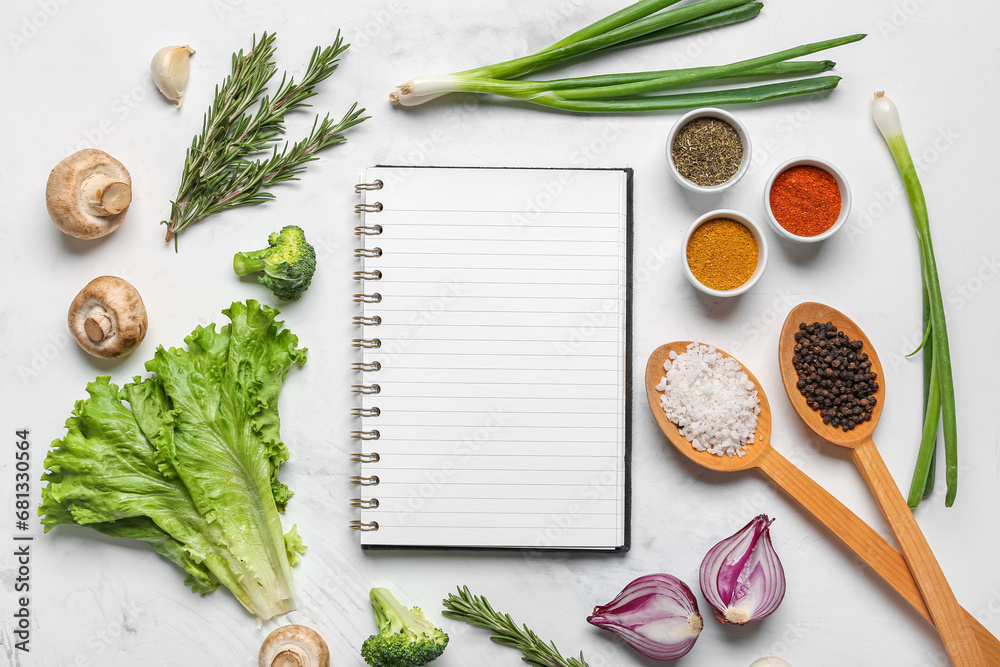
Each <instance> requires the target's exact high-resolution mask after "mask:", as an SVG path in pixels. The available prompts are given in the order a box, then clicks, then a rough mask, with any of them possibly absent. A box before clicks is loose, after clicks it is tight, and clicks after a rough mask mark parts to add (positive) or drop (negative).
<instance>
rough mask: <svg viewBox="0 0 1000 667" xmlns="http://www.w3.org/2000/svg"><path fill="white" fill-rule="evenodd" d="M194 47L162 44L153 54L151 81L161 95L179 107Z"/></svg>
mask: <svg viewBox="0 0 1000 667" xmlns="http://www.w3.org/2000/svg"><path fill="white" fill-rule="evenodd" d="M194 52H195V51H194V49H192V48H191V47H190V46H187V45H186V44H185V45H183V46H164V47H163V48H162V49H160V50H159V51H157V52H156V55H155V56H153V62H152V63H151V65H150V70H151V71H152V74H153V83H155V84H156V87H157V88H159V90H160V92H161V93H163V96H164V97H166V98H167V99H168V100H170V101H171V102H173V103H174V106H175V107H179V106H180V105H181V102H182V101H183V98H184V89H185V88H186V87H187V81H188V75H189V74H190V71H191V65H190V60H191V56H192V55H194Z"/></svg>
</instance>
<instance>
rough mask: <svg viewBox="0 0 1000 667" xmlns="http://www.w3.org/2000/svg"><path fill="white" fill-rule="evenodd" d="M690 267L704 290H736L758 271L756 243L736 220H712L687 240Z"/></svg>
mask: <svg viewBox="0 0 1000 667" xmlns="http://www.w3.org/2000/svg"><path fill="white" fill-rule="evenodd" d="M687 263H688V266H690V267H691V273H693V274H694V277H695V278H697V279H698V282H700V283H701V284H702V285H704V286H705V287H710V288H711V289H717V290H731V289H736V288H737V287H739V286H740V285H742V284H743V283H745V282H746V281H748V280H750V278H751V276H753V274H754V271H756V270H757V240H756V239H755V238H754V237H753V234H752V233H751V232H750V230H749V229H747V228H746V227H744V226H743V225H741V224H740V223H738V222H736V221H735V220H730V219H729V218H716V219H715V220H709V221H707V222H704V223H702V224H701V225H698V228H697V229H696V230H694V232H693V233H692V234H691V238H690V239H688V245H687Z"/></svg>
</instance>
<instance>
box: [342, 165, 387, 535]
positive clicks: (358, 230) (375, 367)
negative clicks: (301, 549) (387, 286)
mask: <svg viewBox="0 0 1000 667" xmlns="http://www.w3.org/2000/svg"><path fill="white" fill-rule="evenodd" d="M383 186H384V183H383V182H382V181H381V180H375V181H373V182H371V183H358V184H356V185H355V186H354V192H355V193H358V194H363V193H365V192H368V191H373V190H381V189H382V188H383ZM354 212H355V213H357V214H359V215H362V216H364V215H366V214H369V213H371V214H375V213H380V212H382V203H381V202H377V201H376V202H372V203H367V202H366V203H361V204H357V205H356V206H355V207H354ZM382 231H383V230H382V225H372V224H368V223H367V222H365V221H364V220H363V218H362V224H360V225H358V226H356V227H355V228H354V234H355V236H378V235H380V234H381V233H382ZM354 256H355V257H356V258H358V259H360V260H361V261H362V262H364V265H363V266H362V267H361V270H360V271H355V272H354V279H355V280H357V281H359V282H360V283H362V284H363V283H364V282H366V281H367V282H373V281H377V280H381V279H382V272H381V271H379V270H377V269H374V270H373V269H371V268H370V267H369V266H368V265H367V262H368V260H374V259H378V258H380V257H382V248H379V247H378V246H374V247H371V248H365V247H362V248H355V249H354ZM358 292H359V293H358V294H355V295H354V302H355V303H360V304H376V303H381V302H382V295H381V294H379V293H378V292H368V291H366V290H365V289H360V290H358ZM362 308H365V306H364V305H362ZM352 319H353V322H354V324H355V325H357V326H359V327H377V326H379V325H380V324H382V317H381V316H379V315H372V314H370V313H367V312H364V311H362V314H360V315H355V316H354V317H353V318H352ZM351 345H352V346H353V347H356V348H359V349H361V350H370V349H377V348H379V347H381V345H382V341H381V340H379V339H378V338H375V337H371V338H368V337H363V338H355V339H353V340H352V341H351ZM351 370H353V371H357V372H360V373H362V374H368V373H377V372H378V371H380V370H382V364H380V363H379V362H377V361H367V362H366V361H363V360H362V361H357V362H355V363H353V364H351ZM351 391H352V392H353V393H355V394H361V395H369V396H370V395H375V394H378V393H379V392H380V391H381V387H379V385H378V384H377V383H375V382H366V381H362V382H361V383H359V384H355V385H353V386H352V387H351ZM381 412H382V411H381V410H379V408H377V407H367V408H366V407H361V406H358V407H355V408H353V409H352V410H351V416H353V417H361V418H368V419H371V418H374V417H378V416H379V415H380V414H381ZM379 435H380V434H379V432H378V429H374V428H370V429H364V428H359V429H357V430H354V431H351V439H352V440H360V441H373V440H378V439H379ZM380 459H381V457H380V456H379V454H378V452H371V451H370V452H354V453H353V454H351V461H352V462H355V463H363V464H373V463H378V462H379V460H380ZM350 481H351V484H354V485H357V486H377V485H378V483H379V478H378V475H367V476H365V475H354V476H352V477H351V479H350ZM378 506H379V502H378V498H351V507H357V508H360V509H363V510H373V509H377V508H378ZM350 527H351V530H358V531H376V530H378V522H377V521H361V520H355V521H351V523H350Z"/></svg>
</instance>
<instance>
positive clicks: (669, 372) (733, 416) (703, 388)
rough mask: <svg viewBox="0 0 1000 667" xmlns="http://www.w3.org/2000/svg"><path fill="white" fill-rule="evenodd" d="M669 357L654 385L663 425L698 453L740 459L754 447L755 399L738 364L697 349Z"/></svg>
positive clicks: (712, 350) (713, 351) (757, 403)
mask: <svg viewBox="0 0 1000 667" xmlns="http://www.w3.org/2000/svg"><path fill="white" fill-rule="evenodd" d="M668 357H669V359H668V361H666V362H664V364H663V370H664V371H666V375H665V376H664V377H663V379H662V380H660V384H658V385H656V389H657V391H662V392H663V396H661V397H660V406H661V407H662V408H663V410H664V412H666V414H667V419H669V420H670V421H672V422H673V423H674V424H676V425H677V428H678V430H679V431H680V434H681V435H683V436H684V437H685V438H686V439H687V441H688V442H690V443H691V446H692V447H694V448H695V449H697V450H698V451H701V452H708V453H710V454H716V455H718V456H743V455H744V454H745V453H746V446H747V445H748V444H751V443H752V442H753V441H754V432H755V431H756V430H757V415H759V414H760V399H759V398H758V397H757V387H756V385H754V383H753V382H751V381H750V378H749V377H748V376H747V374H746V372H744V370H743V367H742V366H741V365H740V363H739V362H738V361H736V360H735V359H732V358H729V357H725V356H723V355H722V354H721V353H720V352H719V351H718V350H716V349H715V347H713V346H711V345H699V344H698V343H691V344H690V345H688V346H687V350H685V351H684V352H682V353H680V354H677V353H676V352H671V353H670V354H669V355H668Z"/></svg>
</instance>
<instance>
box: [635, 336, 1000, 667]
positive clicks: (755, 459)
mask: <svg viewBox="0 0 1000 667" xmlns="http://www.w3.org/2000/svg"><path fill="white" fill-rule="evenodd" d="M690 342H691V341H678V342H674V343H667V344H665V345H661V346H660V347H658V348H656V349H655V350H654V351H653V353H652V354H651V355H650V356H649V361H648V362H647V363H646V397H647V398H648V399H649V407H650V409H651V410H652V412H653V416H654V418H655V419H656V422H657V424H659V426H660V429H661V430H662V431H663V433H664V435H666V436H667V439H668V440H669V441H670V442H671V443H672V444H673V445H674V447H676V448H677V450H678V451H680V453H681V454H683V455H684V456H686V457H687V458H688V459H690V460H692V461H694V462H695V463H697V464H698V465H700V466H702V467H705V468H708V469H710V470H717V471H721V472H732V471H736V470H749V469H752V468H757V469H758V470H760V471H761V473H763V474H764V476H765V477H767V478H768V479H770V480H771V481H772V482H774V484H775V485H777V486H778V487H779V488H781V489H782V490H783V491H784V492H785V493H787V494H788V495H789V496H790V497H791V498H792V499H793V500H795V501H796V502H797V503H799V504H800V505H801V506H802V507H803V509H805V510H806V511H807V512H809V513H810V514H812V515H813V516H814V517H816V519H818V520H819V521H820V523H822V524H823V525H825V526H826V527H827V528H828V529H829V530H830V532H832V533H833V534H834V535H836V536H837V537H838V538H840V540H841V541H842V542H843V543H844V544H845V545H846V546H847V547H848V548H849V549H851V551H853V552H854V553H855V554H856V555H857V556H858V558H860V559H861V560H862V561H864V562H865V563H867V564H868V565H869V567H871V568H872V569H873V570H874V571H875V572H877V573H878V575H879V576H881V577H882V579H884V580H885V582H886V583H887V584H889V585H890V586H892V588H893V589H894V590H895V591H896V592H897V593H899V594H900V595H901V596H903V599H905V600H906V601H907V602H908V603H910V605H911V606H912V607H913V608H914V609H916V610H917V611H918V612H919V613H920V614H921V615H922V616H923V617H924V618H926V619H927V620H929V621H932V622H933V619H932V618H931V615H930V612H929V611H928V609H927V605H926V604H924V600H923V597H922V596H921V594H920V589H919V588H918V587H917V584H916V582H915V581H914V579H913V574H912V573H911V572H910V569H909V567H908V566H907V564H906V561H905V560H904V559H903V556H902V555H901V554H900V553H899V552H898V551H896V549H895V547H893V546H892V545H891V544H889V542H887V541H886V540H885V538H883V537H882V536H881V535H879V534H878V533H877V532H876V531H875V530H874V529H873V528H872V527H871V526H869V525H868V524H867V523H865V522H864V521H862V520H861V519H860V518H859V517H858V516H857V515H856V514H854V513H853V512H852V511H851V510H849V509H848V508H847V507H845V506H844V504H843V503H841V502H840V501H839V500H837V499H836V498H834V497H833V496H832V495H830V493H829V492H827V491H826V490H825V489H824V488H823V487H821V486H820V485H819V484H817V483H816V482H814V481H813V480H812V479H811V478H810V477H809V476H808V475H806V474H805V473H803V472H802V471H801V470H799V469H798V468H796V467H795V466H794V465H792V463H790V462H789V461H788V459H786V458H785V457H783V456H782V455H781V454H779V453H778V452H777V451H776V450H775V449H774V448H773V447H771V443H770V433H771V409H770V406H769V404H768V402H767V395H766V394H765V393H764V389H763V388H762V387H761V386H760V382H758V381H757V378H756V377H754V375H753V373H751V372H750V370H749V369H748V368H747V367H746V366H744V367H743V370H744V371H746V374H747V377H749V378H750V381H751V382H753V383H754V385H756V387H757V395H758V398H760V415H758V418H757V432H756V434H755V436H754V438H755V442H754V443H753V444H751V445H748V446H747V452H746V455H745V456H742V457H732V458H730V457H725V456H716V455H715V454H709V453H708V452H699V451H698V450H696V449H695V448H694V447H692V446H691V443H689V442H688V441H687V439H686V438H685V437H684V436H682V435H681V434H680V431H679V430H678V429H677V425H676V424H674V423H673V422H671V421H670V420H669V419H667V415H666V413H665V412H664V411H663V408H662V407H661V406H660V397H661V396H662V395H663V394H662V392H660V391H657V389H656V386H657V385H658V384H659V383H660V380H661V379H662V378H663V376H664V369H663V364H664V362H666V361H667V360H668V359H669V355H670V352H677V353H678V354H680V353H681V352H683V351H684V350H685V349H686V348H687V346H688V345H689V344H690ZM719 352H721V353H722V354H723V355H725V356H730V355H728V354H726V353H725V352H724V351H722V350H719ZM741 365H742V364H741ZM964 618H965V621H966V622H967V623H968V624H969V626H970V627H971V628H972V629H973V631H974V633H975V636H976V639H977V641H978V642H979V645H980V646H981V647H982V650H983V653H985V655H986V656H987V657H988V658H989V660H990V664H995V665H1000V641H998V640H997V638H996V637H994V636H993V635H992V634H990V631H989V630H987V629H986V627H985V626H983V625H982V624H981V623H979V621H977V620H976V618H975V617H974V616H973V615H972V614H970V613H968V612H964Z"/></svg>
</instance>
